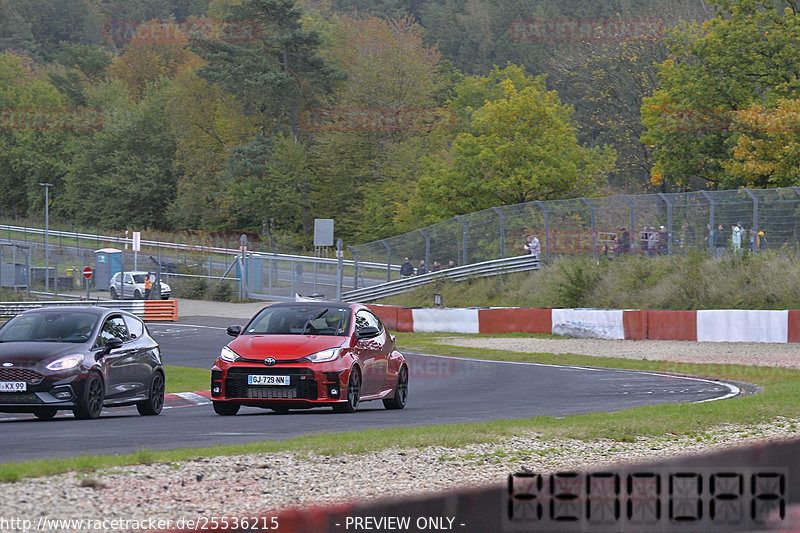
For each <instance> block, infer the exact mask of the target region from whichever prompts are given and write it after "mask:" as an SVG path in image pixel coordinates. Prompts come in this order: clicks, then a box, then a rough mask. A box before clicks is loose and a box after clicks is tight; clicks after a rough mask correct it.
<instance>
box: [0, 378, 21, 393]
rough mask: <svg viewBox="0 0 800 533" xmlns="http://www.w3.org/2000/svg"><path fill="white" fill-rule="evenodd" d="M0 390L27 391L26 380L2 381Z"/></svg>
mask: <svg viewBox="0 0 800 533" xmlns="http://www.w3.org/2000/svg"><path fill="white" fill-rule="evenodd" d="M0 392H25V382H24V381H0Z"/></svg>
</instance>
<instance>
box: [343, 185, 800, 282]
mask: <svg viewBox="0 0 800 533" xmlns="http://www.w3.org/2000/svg"><path fill="white" fill-rule="evenodd" d="M739 222H741V223H742V227H743V234H742V238H741V248H742V249H748V248H750V239H751V236H752V238H753V243H754V247H756V248H757V250H754V251H760V250H767V249H768V250H785V249H792V250H794V249H796V248H797V247H798V246H800V188H798V187H788V188H779V189H759V190H754V189H736V190H727V191H697V192H685V193H666V194H642V195H624V194H622V195H617V196H606V197H595V198H572V199H568V200H551V201H534V202H527V203H523V204H517V205H507V206H502V207H493V208H490V209H485V210H483V211H479V212H476V213H471V214H468V215H461V216H458V217H454V218H451V219H448V220H445V221H443V222H439V223H438V224H434V225H432V226H428V227H425V228H422V229H419V230H415V231H411V232H408V233H405V234H402V235H398V236H395V237H391V238H388V239H382V240H378V241H373V242H368V243H365V244H360V245H357V246H351V247H350V248H351V250H352V251H353V252H354V253H355V254H357V256H358V258H359V259H360V260H361V261H369V262H371V263H383V264H384V265H390V264H397V263H401V262H403V260H404V259H405V258H409V260H410V261H411V262H412V264H414V265H415V266H416V265H417V264H418V262H419V260H420V259H423V260H425V264H427V265H431V264H432V262H433V261H439V262H440V263H442V264H447V263H448V262H449V261H451V260H452V261H454V262H455V263H456V264H457V265H466V264H471V263H478V262H482V261H488V260H491V259H498V258H505V257H509V256H513V255H522V254H525V253H526V251H525V250H524V248H523V246H524V245H525V242H526V237H527V236H528V235H534V236H536V237H537V238H538V239H539V241H540V244H541V257H542V259H543V260H544V262H545V263H549V262H551V261H553V260H554V259H556V258H558V257H561V256H570V255H573V256H574V255H587V256H590V257H592V258H594V259H599V258H600V256H602V255H606V254H607V255H609V256H613V255H615V254H621V253H645V254H648V255H652V254H681V253H687V252H688V251H689V250H709V251H710V252H711V253H714V251H715V249H716V248H717V246H716V244H718V243H722V246H723V247H724V248H730V247H732V246H733V238H732V237H733V233H734V232H733V231H732V227H733V226H736V225H737V224H738V223H739ZM720 226H721V229H720ZM751 230H752V233H751ZM395 277H397V275H395Z"/></svg>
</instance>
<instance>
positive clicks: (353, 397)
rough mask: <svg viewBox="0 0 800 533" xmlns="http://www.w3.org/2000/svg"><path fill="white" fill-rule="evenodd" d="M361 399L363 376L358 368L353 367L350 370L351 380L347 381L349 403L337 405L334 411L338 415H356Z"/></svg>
mask: <svg viewBox="0 0 800 533" xmlns="http://www.w3.org/2000/svg"><path fill="white" fill-rule="evenodd" d="M360 399H361V374H360V373H359V371H358V368H357V367H353V368H352V369H351V370H350V378H349V379H348V380H347V402H345V403H337V404H335V405H334V406H333V410H334V411H335V412H337V413H355V412H356V409H358V402H359V400H360Z"/></svg>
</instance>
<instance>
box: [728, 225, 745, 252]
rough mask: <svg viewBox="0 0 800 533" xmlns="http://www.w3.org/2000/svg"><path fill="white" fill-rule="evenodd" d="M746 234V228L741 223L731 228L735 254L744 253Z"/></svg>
mask: <svg viewBox="0 0 800 533" xmlns="http://www.w3.org/2000/svg"><path fill="white" fill-rule="evenodd" d="M743 233H744V228H743V227H742V223H741V222H737V223H736V225H735V226H731V245H732V246H733V251H734V252H737V253H738V252H741V251H742V234H743Z"/></svg>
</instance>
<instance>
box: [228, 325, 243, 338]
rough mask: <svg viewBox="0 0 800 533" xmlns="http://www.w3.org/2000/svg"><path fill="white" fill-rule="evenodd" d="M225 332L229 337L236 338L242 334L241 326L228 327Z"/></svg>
mask: <svg viewBox="0 0 800 533" xmlns="http://www.w3.org/2000/svg"><path fill="white" fill-rule="evenodd" d="M225 331H226V332H227V333H228V335H230V336H231V337H238V336H239V334H240V333H241V332H242V326H228V329H226V330H225Z"/></svg>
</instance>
